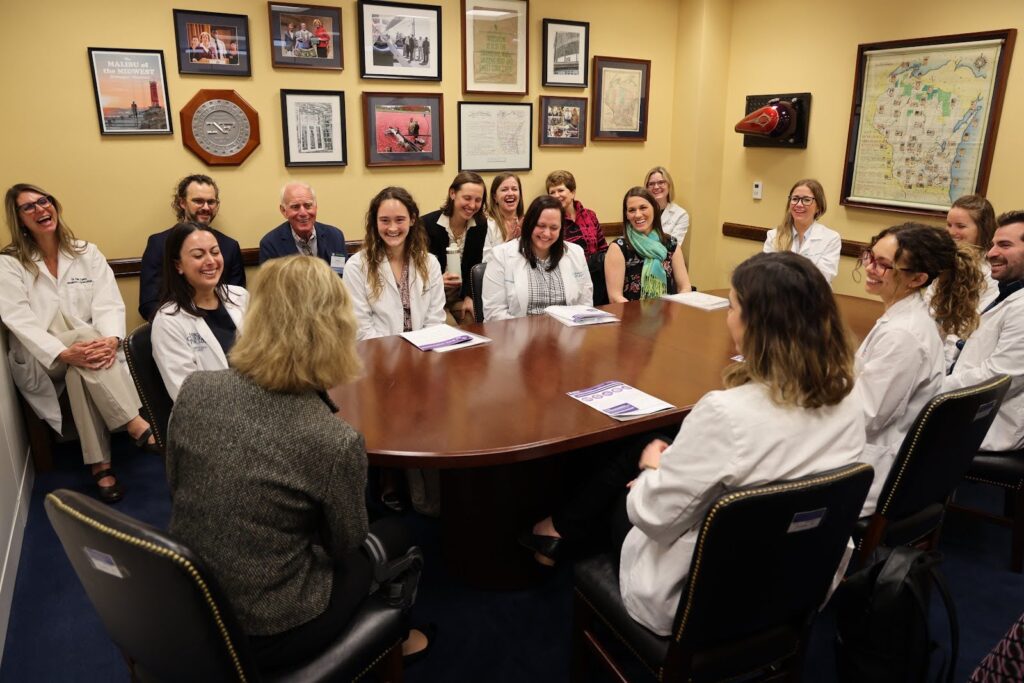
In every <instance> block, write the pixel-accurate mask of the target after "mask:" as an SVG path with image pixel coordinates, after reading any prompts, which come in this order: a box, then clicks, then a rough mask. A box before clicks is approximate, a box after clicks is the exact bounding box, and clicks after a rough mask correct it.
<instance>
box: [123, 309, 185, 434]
mask: <svg viewBox="0 0 1024 683" xmlns="http://www.w3.org/2000/svg"><path fill="white" fill-rule="evenodd" d="M152 331H153V330H152V327H151V326H150V324H149V323H142V324H141V325H139V326H138V327H136V328H135V329H134V330H132V331H131V333H129V335H128V336H127V337H125V339H124V357H125V360H127V361H128V370H129V371H130V372H131V373H132V380H134V382H135V390H136V391H137V392H138V393H139V399H141V400H142V411H141V412H142V416H143V417H144V418H146V421H147V422H149V426H150V427H152V428H153V438H155V439H156V445H157V446H158V447H159V448H160V450H161V451H163V450H165V449H166V448H167V421H168V420H169V419H170V417H171V408H173V407H174V401H172V400H171V397H170V395H169V394H168V393H167V387H166V386H165V385H164V378H163V377H161V376H160V370H159V369H158V368H157V367H156V361H155V360H153V341H152V338H151V335H152Z"/></svg>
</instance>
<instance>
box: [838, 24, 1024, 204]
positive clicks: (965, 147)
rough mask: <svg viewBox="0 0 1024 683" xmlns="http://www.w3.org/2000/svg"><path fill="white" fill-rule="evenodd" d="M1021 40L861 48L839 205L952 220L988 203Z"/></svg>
mask: <svg viewBox="0 0 1024 683" xmlns="http://www.w3.org/2000/svg"><path fill="white" fill-rule="evenodd" d="M1016 35H1017V32H1016V30H1015V29H1006V30H1001V31H987V32H984V33H965V34H961V35H955V36H938V37H934V38H917V39H913V40H893V41H888V42H884V43H868V44H864V45H859V46H858V47H857V71H856V75H855V77H854V91H853V106H852V107H851V112H850V129H849V133H848V136H847V153H846V157H845V161H846V163H845V165H844V167H843V188H842V194H841V195H840V198H839V201H840V203H841V204H845V205H847V206H860V207H866V208H875V209H888V210H891V211H901V212H905V213H916V214H924V215H931V216H945V215H946V211H947V210H948V209H949V207H950V205H951V204H952V203H953V202H954V201H955V200H956V199H958V198H959V197H961V196H963V195H965V194H975V193H976V194H981V195H984V194H985V191H986V189H987V187H988V176H989V170H990V168H991V165H992V154H993V152H994V151H995V142H996V131H997V129H998V127H999V114H1000V112H1001V111H1002V107H1003V96H1004V94H1005V92H1006V82H1007V74H1008V73H1009V70H1010V58H1011V56H1012V54H1013V46H1014V42H1015V40H1016Z"/></svg>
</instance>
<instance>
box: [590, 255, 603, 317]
mask: <svg viewBox="0 0 1024 683" xmlns="http://www.w3.org/2000/svg"><path fill="white" fill-rule="evenodd" d="M607 253H608V252H607V251H599V252H597V253H595V254H591V255H590V258H588V259H587V267H588V268H589V269H590V281H591V282H592V283H593V284H594V305H595V306H604V305H605V304H606V303H608V286H607V285H606V284H605V281H604V257H605V255H606V254H607Z"/></svg>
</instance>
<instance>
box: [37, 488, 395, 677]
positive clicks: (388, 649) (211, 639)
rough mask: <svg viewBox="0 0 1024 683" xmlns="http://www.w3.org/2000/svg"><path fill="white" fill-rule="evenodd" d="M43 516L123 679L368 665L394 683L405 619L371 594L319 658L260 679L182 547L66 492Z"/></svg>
mask: <svg viewBox="0 0 1024 683" xmlns="http://www.w3.org/2000/svg"><path fill="white" fill-rule="evenodd" d="M46 514H47V515H48V516H49V518H50V523H51V524H52V525H53V528H54V530H55V531H56V532H57V536H58V537H59V538H60V541H61V544H63V546H64V552H65V553H67V556H68V559H69V560H70V561H71V564H72V565H73V566H74V568H75V572H76V573H77V574H78V578H79V579H80V580H81V582H82V585H83V586H84V587H85V592H86V593H87V594H88V595H89V599H90V600H91V601H92V604H93V606H94V607H95V608H96V611H97V612H98V613H99V616H100V619H101V620H102V621H103V624H104V626H106V628H107V632H108V633H109V634H110V637H111V639H112V640H113V641H114V642H115V643H116V644H117V646H118V647H119V648H120V649H121V652H122V653H123V654H124V657H125V659H126V660H127V661H128V664H129V667H130V668H131V674H132V680H135V681H139V680H141V681H230V680H234V681H281V682H284V681H294V682H296V683H298V682H299V681H302V682H305V681H328V680H331V681H342V680H344V681H349V680H355V679H358V678H360V677H361V676H362V675H363V674H365V673H367V672H369V671H370V670H371V669H373V670H375V671H376V673H377V674H378V676H379V677H380V679H381V680H384V681H392V680H394V681H398V680H401V674H402V648H401V642H402V639H403V638H404V637H405V633H406V617H405V614H404V612H403V610H402V609H401V608H398V607H389V606H388V605H386V604H385V603H384V602H383V599H382V598H380V597H378V596H376V595H374V596H371V597H370V598H368V599H367V600H366V601H365V602H364V604H363V606H362V607H361V608H360V610H359V612H358V613H357V614H356V616H355V618H354V619H353V620H352V623H351V625H350V626H349V627H348V628H346V629H345V631H344V632H343V633H342V634H341V635H340V636H339V637H338V640H337V641H336V642H335V643H334V644H333V645H332V646H331V647H330V648H329V649H328V650H327V651H326V652H324V653H322V654H320V655H319V656H317V657H316V658H314V659H313V660H312V661H310V662H307V663H305V664H303V665H302V666H299V667H296V668H295V669H293V670H289V671H280V672H274V673H273V674H269V675H268V674H263V673H261V672H260V671H258V670H257V668H256V666H255V664H254V662H253V658H252V655H251V654H250V652H249V645H248V641H247V639H246V637H245V635H244V634H243V632H242V631H241V629H240V628H239V626H238V624H237V623H236V621H235V618H234V615H233V613H232V611H231V608H230V606H229V605H228V603H227V601H226V600H224V598H223V596H222V595H221V592H220V590H219V589H218V587H217V582H216V581H215V580H214V578H213V577H212V576H211V575H210V574H209V572H208V571H207V570H206V569H205V568H204V567H203V564H202V562H201V561H200V560H199V558H198V557H196V556H195V555H194V554H193V553H192V552H191V551H190V550H189V549H188V548H186V547H185V546H183V545H182V544H180V543H178V542H177V541H175V540H174V539H173V538H171V537H170V536H169V535H167V534H166V533H164V532H162V531H160V530H159V529H157V528H155V527H152V526H149V525H147V524H143V523H141V522H139V521H137V520H135V519H132V518H131V517H128V516H127V515H124V514H122V513H119V512H117V511H116V510H113V509H111V508H110V507H109V506H107V505H104V504H103V503H100V502H99V501H97V500H94V499H93V498H90V497H88V496H85V495H83V494H81V493H75V492H73V491H68V490H66V489H59V490H57V491H54V492H53V493H50V494H48V495H47V496H46Z"/></svg>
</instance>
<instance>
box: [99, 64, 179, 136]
mask: <svg viewBox="0 0 1024 683" xmlns="http://www.w3.org/2000/svg"><path fill="white" fill-rule="evenodd" d="M88 50H89V68H90V69H91V70H92V89H93V94H94V95H95V96H96V114H97V116H98V117H99V124H100V135H171V134H173V133H174V126H173V124H172V123H171V114H170V106H171V105H170V103H169V101H168V98H167V70H166V68H165V67H164V51H163V50H124V49H120V48H107V47H90V48H88Z"/></svg>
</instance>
